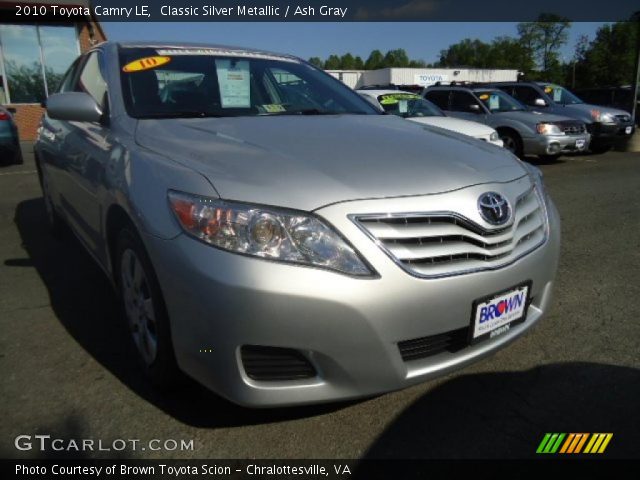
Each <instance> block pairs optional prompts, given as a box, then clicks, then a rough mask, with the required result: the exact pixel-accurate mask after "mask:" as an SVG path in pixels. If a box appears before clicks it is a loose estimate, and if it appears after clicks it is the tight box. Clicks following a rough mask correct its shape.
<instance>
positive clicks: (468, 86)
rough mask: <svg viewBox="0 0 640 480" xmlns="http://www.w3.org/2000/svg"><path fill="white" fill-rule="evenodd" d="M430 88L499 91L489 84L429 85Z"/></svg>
mask: <svg viewBox="0 0 640 480" xmlns="http://www.w3.org/2000/svg"><path fill="white" fill-rule="evenodd" d="M429 90H468V91H472V92H479V91H483V92H487V91H498V90H499V89H498V88H494V87H489V86H486V87H485V86H482V85H437V86H432V87H428V88H427V91H429Z"/></svg>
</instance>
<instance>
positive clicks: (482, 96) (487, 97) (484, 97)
mask: <svg viewBox="0 0 640 480" xmlns="http://www.w3.org/2000/svg"><path fill="white" fill-rule="evenodd" d="M478 98H479V99H480V100H489V95H488V94H486V93H483V94H482V95H480V96H479V97H478Z"/></svg>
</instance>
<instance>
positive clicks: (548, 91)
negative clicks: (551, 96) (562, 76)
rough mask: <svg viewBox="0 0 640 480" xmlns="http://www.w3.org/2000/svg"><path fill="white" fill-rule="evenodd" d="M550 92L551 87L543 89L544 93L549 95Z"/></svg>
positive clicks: (551, 90)
mask: <svg viewBox="0 0 640 480" xmlns="http://www.w3.org/2000/svg"><path fill="white" fill-rule="evenodd" d="M551 92H553V88H551V87H545V89H544V93H551Z"/></svg>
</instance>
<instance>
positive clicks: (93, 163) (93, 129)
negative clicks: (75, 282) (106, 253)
mask: <svg viewBox="0 0 640 480" xmlns="http://www.w3.org/2000/svg"><path fill="white" fill-rule="evenodd" d="M100 56H101V53H100V52H99V51H93V52H90V53H89V54H87V55H86V57H85V58H84V59H83V62H82V64H81V66H80V70H79V73H78V75H77V76H76V79H75V84H74V86H73V91H76V92H84V93H87V94H88V95H90V96H91V97H92V98H93V99H94V100H95V101H96V103H97V104H98V105H99V106H100V107H101V109H102V111H103V112H106V113H105V119H104V120H103V121H101V122H78V121H62V122H60V123H61V126H60V127H61V131H60V132H59V133H58V135H60V137H61V138H60V143H61V151H62V162H63V167H62V169H63V170H64V172H65V174H66V176H67V182H66V188H65V192H64V195H63V198H62V202H63V205H62V206H63V208H64V210H65V212H66V213H67V220H68V221H69V223H70V224H71V226H72V228H73V229H74V230H75V231H76V233H77V234H78V236H79V237H80V239H81V240H82V241H83V243H85V244H86V246H87V247H88V248H89V250H90V251H91V252H92V253H93V254H94V255H96V256H98V257H100V256H101V255H100V252H102V250H103V249H102V241H101V238H102V237H101V230H102V222H101V218H102V211H101V202H100V195H101V193H102V192H103V191H104V186H103V182H104V172H105V167H106V165H107V164H108V162H109V158H110V151H111V148H110V146H111V140H110V133H111V132H110V130H109V126H108V121H107V118H108V95H107V84H106V82H105V80H104V77H103V75H102V72H101V58H100Z"/></svg>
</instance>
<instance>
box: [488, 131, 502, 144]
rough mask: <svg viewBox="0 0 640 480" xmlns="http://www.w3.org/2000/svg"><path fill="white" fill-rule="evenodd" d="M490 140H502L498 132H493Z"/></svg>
mask: <svg viewBox="0 0 640 480" xmlns="http://www.w3.org/2000/svg"><path fill="white" fill-rule="evenodd" d="M489 140H490V141H492V142H497V141H498V140H500V135H498V132H496V131H493V132H491V135H489Z"/></svg>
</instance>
